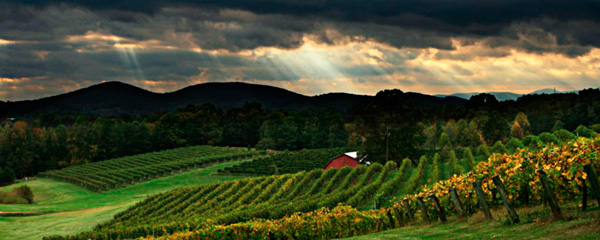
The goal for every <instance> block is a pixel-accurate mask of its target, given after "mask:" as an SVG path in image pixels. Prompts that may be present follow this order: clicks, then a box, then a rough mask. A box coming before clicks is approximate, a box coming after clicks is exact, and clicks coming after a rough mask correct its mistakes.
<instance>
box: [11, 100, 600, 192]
mask: <svg viewBox="0 0 600 240" xmlns="http://www.w3.org/2000/svg"><path fill="white" fill-rule="evenodd" d="M598 123H600V90H598V89H586V90H582V91H579V92H578V93H566V94H552V95H545V94H543V95H527V96H523V97H520V98H519V99H517V100H516V101H512V100H511V101H503V102H499V101H497V100H496V98H495V97H494V96H493V95H490V94H480V95H476V96H473V97H471V99H470V100H469V101H467V103H466V104H465V105H445V106H434V107H422V105H419V103H418V102H415V101H413V100H411V99H409V98H408V97H407V96H406V95H405V94H404V92H402V91H400V90H384V91H381V92H379V93H377V94H376V95H375V96H374V97H372V98H371V99H370V100H369V101H367V102H364V103H360V104H358V105H356V106H354V107H352V108H351V109H350V110H348V111H344V112H340V111H336V110H325V111H315V110H312V111H311V110H289V109H288V110H286V109H280V110H267V109H264V108H263V107H262V105H261V104H259V103H251V102H249V103H245V104H244V105H243V106H239V107H233V108H229V109H221V108H218V107H215V106H214V105H212V104H204V105H201V106H194V105H188V106H187V107H184V108H180V109H177V110H176V111H174V112H159V113H154V114H151V115H141V116H135V115H122V116H115V117H96V116H88V115H69V114H63V115H56V114H40V115H35V116H28V117H27V118H24V119H17V120H7V121H5V122H4V123H2V124H1V125H0V180H2V181H5V180H3V179H11V176H14V177H17V178H21V177H24V176H31V175H35V174H37V173H38V172H40V171H45V170H50V169H56V168H61V167H65V166H71V165H78V164H84V163H89V162H95V161H101V160H105V159H110V158H115V157H121V156H127V155H133V154H138V153H144V152H151V151H158V150H163V149H171V148H176V147H184V146H192V145H220V146H238V147H239V146H241V147H256V148H260V149H277V150H297V149H310V148H331V147H349V148H355V149H359V150H360V152H361V154H362V155H368V157H369V161H371V162H381V163H385V162H386V161H387V160H394V161H396V162H397V163H398V164H400V163H401V160H402V159H404V158H407V157H408V158H411V159H418V158H419V157H420V156H422V155H424V154H425V155H427V154H428V155H433V154H434V153H435V152H439V151H440V150H443V149H444V148H452V149H460V148H464V147H470V148H472V149H475V148H479V147H480V146H484V147H493V146H494V145H497V144H496V143H497V142H498V141H501V142H502V143H504V144H508V142H510V141H511V139H512V138H516V139H519V140H521V141H522V142H523V143H524V144H525V143H530V142H531V141H536V139H535V138H533V137H529V136H528V135H538V137H539V138H544V137H546V138H551V137H552V136H550V135H553V136H557V135H556V134H561V132H560V130H565V131H566V130H568V131H575V134H580V132H581V133H582V134H583V133H584V132H588V133H589V132H594V131H600V125H597V124H598ZM545 132H551V133H553V134H550V133H548V134H544V133H545ZM562 134H563V135H564V134H566V133H565V132H564V131H563V132H562ZM513 142H514V141H513ZM445 152H449V151H445ZM11 174H12V175H11ZM6 176H8V177H6ZM14 177H13V178H14Z"/></svg>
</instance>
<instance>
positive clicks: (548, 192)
mask: <svg viewBox="0 0 600 240" xmlns="http://www.w3.org/2000/svg"><path fill="white" fill-rule="evenodd" d="M538 173H539V174H540V180H541V181H542V186H543V187H544V195H545V197H546V199H547V201H548V205H550V209H551V210H552V215H554V218H555V219H562V213H561V212H560V207H559V206H558V201H556V196H554V192H553V191H552V188H550V183H549V182H548V176H547V174H546V172H544V171H543V170H541V169H539V170H538Z"/></svg>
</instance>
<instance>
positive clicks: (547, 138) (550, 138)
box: [538, 132, 558, 144]
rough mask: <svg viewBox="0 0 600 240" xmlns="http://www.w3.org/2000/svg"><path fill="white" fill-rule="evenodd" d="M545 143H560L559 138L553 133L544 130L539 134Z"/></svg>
mask: <svg viewBox="0 0 600 240" xmlns="http://www.w3.org/2000/svg"><path fill="white" fill-rule="evenodd" d="M538 137H539V138H540V140H541V141H542V142H543V143H554V144H556V143H558V138H556V136H555V135H554V134H552V133H549V132H543V133H540V135H539V136H538Z"/></svg>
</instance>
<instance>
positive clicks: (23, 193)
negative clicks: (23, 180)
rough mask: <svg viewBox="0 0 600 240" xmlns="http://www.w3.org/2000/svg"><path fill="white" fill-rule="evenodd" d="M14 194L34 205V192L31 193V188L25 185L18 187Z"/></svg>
mask: <svg viewBox="0 0 600 240" xmlns="http://www.w3.org/2000/svg"><path fill="white" fill-rule="evenodd" d="M13 192H14V193H15V195H17V196H18V197H21V198H23V199H25V200H27V202H29V204H32V203H33V191H31V188H29V186H27V185H23V186H20V187H16V188H14V189H13Z"/></svg>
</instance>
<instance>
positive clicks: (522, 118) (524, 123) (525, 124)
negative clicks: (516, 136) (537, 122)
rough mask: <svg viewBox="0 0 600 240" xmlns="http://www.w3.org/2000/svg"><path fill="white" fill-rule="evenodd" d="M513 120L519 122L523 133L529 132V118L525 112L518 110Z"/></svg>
mask: <svg viewBox="0 0 600 240" xmlns="http://www.w3.org/2000/svg"><path fill="white" fill-rule="evenodd" d="M515 122H517V123H518V124H519V127H521V130H522V131H523V134H528V133H529V129H530V128H531V124H530V123H529V119H528V118H527V115H525V113H523V112H519V113H518V114H517V116H516V117H515ZM520 139H523V138H520Z"/></svg>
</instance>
